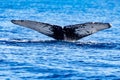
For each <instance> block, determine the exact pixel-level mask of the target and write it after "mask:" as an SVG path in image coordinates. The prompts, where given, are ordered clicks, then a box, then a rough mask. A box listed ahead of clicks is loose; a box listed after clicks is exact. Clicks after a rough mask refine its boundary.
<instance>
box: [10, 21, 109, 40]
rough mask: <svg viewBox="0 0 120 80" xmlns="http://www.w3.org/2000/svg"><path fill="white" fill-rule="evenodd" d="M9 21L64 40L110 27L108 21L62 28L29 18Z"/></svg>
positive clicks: (81, 36) (75, 38)
mask: <svg viewBox="0 0 120 80" xmlns="http://www.w3.org/2000/svg"><path fill="white" fill-rule="evenodd" d="M11 22H12V23H14V24H17V25H20V26H24V27H27V28H31V29H33V30H36V31H38V32H40V33H42V34H45V35H47V36H50V37H52V38H54V39H56V40H66V41H72V40H79V39H81V38H83V37H86V36H89V35H91V34H93V33H96V32H98V31H100V30H104V29H107V28H110V27H111V25H110V24H109V23H101V22H88V23H82V24H75V25H67V26H64V27H63V28H62V27H61V26H58V25H51V24H48V23H42V22H37V21H30V20H11Z"/></svg>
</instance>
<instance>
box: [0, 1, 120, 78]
mask: <svg viewBox="0 0 120 80" xmlns="http://www.w3.org/2000/svg"><path fill="white" fill-rule="evenodd" d="M11 19H29V20H35V21H41V22H46V23H50V24H56V25H60V26H65V25H70V24H78V23H84V22H92V21H95V22H109V23H111V25H112V28H111V29H107V30H103V31H100V32H98V33H95V34H93V35H91V36H88V37H86V38H84V39H81V40H79V41H77V42H63V41H55V40H54V39H52V38H50V37H47V36H45V35H43V34H40V33H38V32H36V31H33V30H31V29H27V28H24V27H20V26H17V25H14V24H12V23H11V22H10V20H11ZM41 79H43V80H44V79H48V80H50V79H51V80H53V79H58V80H61V79H69V80H77V79H89V80H91V79H92V80H95V79H100V80H101V79H102V80H112V79H114V80H119V79H120V2H119V0H1V1H0V80H41Z"/></svg>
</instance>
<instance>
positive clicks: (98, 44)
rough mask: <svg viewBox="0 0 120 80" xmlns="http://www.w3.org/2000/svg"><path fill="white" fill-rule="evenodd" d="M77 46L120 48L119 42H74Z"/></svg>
mask: <svg viewBox="0 0 120 80" xmlns="http://www.w3.org/2000/svg"><path fill="white" fill-rule="evenodd" d="M76 45H77V46H82V47H86V48H99V49H120V43H115V42H76Z"/></svg>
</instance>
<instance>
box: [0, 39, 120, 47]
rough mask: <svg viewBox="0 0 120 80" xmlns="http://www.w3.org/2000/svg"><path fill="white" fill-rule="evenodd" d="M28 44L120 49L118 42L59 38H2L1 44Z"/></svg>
mask: <svg viewBox="0 0 120 80" xmlns="http://www.w3.org/2000/svg"><path fill="white" fill-rule="evenodd" d="M18 43H22V44H28V43H32V44H35V43H42V44H43V43H45V44H54V45H55V44H56V45H68V46H74V47H81V48H96V49H97V48H98V49H120V43H118V42H116V43H115V42H66V41H57V40H23V39H4V38H2V39H0V44H18Z"/></svg>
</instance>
